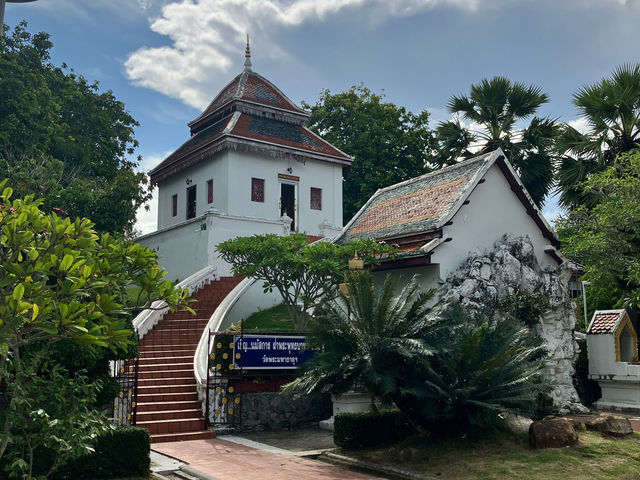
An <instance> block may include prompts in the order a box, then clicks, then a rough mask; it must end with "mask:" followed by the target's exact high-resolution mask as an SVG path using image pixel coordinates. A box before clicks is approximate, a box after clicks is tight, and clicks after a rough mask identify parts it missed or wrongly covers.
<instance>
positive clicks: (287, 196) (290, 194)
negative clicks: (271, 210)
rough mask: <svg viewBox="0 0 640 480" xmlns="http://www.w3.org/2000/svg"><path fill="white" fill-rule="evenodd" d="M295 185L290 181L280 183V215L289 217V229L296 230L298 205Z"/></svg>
mask: <svg viewBox="0 0 640 480" xmlns="http://www.w3.org/2000/svg"><path fill="white" fill-rule="evenodd" d="M296 200H297V199H296V185H293V184H291V183H281V184H280V216H282V215H286V216H287V217H289V218H291V219H292V220H293V221H292V222H291V231H292V232H295V231H296V224H297V221H296V220H297V218H296V217H297V213H298V205H297V201H296Z"/></svg>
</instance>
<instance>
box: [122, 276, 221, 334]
mask: <svg viewBox="0 0 640 480" xmlns="http://www.w3.org/2000/svg"><path fill="white" fill-rule="evenodd" d="M217 279H218V275H217V273H216V267H215V266H211V265H209V266H206V267H204V268H203V269H201V270H198V271H197V272H196V273H194V274H193V275H190V276H189V277H187V278H185V279H184V280H182V281H181V282H180V283H178V285H177V286H178V287H180V288H186V289H188V290H189V293H190V294H193V293H195V292H197V291H198V290H200V289H201V288H202V287H204V286H205V285H208V284H210V283H211V282H213V281H215V280H217ZM168 312H169V306H168V305H167V303H166V302H165V301H164V300H158V301H155V302H153V303H152V304H151V308H148V309H145V310H143V311H142V312H140V314H139V315H138V316H137V317H136V318H134V319H133V328H135V329H136V332H138V338H139V339H140V340H142V338H143V337H144V336H145V335H146V334H147V333H148V332H149V330H151V329H152V328H153V327H155V326H156V325H157V324H158V322H159V321H161V320H162V319H163V318H164V316H165V315H166V314H167V313H168Z"/></svg>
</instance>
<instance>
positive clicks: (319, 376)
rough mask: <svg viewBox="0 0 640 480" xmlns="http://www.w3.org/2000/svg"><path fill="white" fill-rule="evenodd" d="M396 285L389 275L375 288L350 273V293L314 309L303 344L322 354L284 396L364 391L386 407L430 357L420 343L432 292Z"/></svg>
mask: <svg viewBox="0 0 640 480" xmlns="http://www.w3.org/2000/svg"><path fill="white" fill-rule="evenodd" d="M400 280H401V279H400V278H398V277H392V276H389V277H387V278H386V279H385V281H384V283H383V284H382V285H381V286H377V287H376V286H374V279H373V275H372V274H371V273H369V272H366V271H365V272H353V273H351V274H350V275H349V276H348V282H347V284H348V286H349V290H350V291H349V294H348V295H344V294H341V295H340V298H339V300H331V301H329V302H327V303H326V304H323V305H319V306H318V307H317V308H316V310H315V312H314V319H313V321H312V322H309V328H308V333H307V343H308V344H309V345H310V347H311V348H317V349H320V351H319V352H317V353H316V354H315V355H314V356H313V358H312V359H311V360H310V361H309V362H308V363H307V364H305V365H303V367H302V368H303V372H302V375H301V376H300V377H299V378H297V379H296V380H294V381H293V382H292V383H290V384H289V385H288V386H287V387H286V389H285V391H289V392H298V393H305V394H308V393H311V392H313V391H321V392H331V393H332V394H336V395H339V394H342V393H344V392H346V391H348V390H352V389H364V391H366V392H368V393H370V394H371V396H372V400H373V398H374V397H377V398H380V399H382V401H383V402H385V403H390V402H391V401H393V400H395V398H396V397H398V396H400V395H401V392H402V389H403V388H404V378H405V374H406V373H407V372H409V371H411V370H413V369H414V368H416V366H418V365H422V364H424V362H425V360H426V359H427V358H428V357H429V356H430V355H431V354H432V353H433V352H434V349H433V344H430V343H429V342H427V341H425V340H424V338H425V337H426V335H425V331H426V330H427V329H429V325H428V321H427V312H428V311H429V309H428V308H427V303H428V302H429V300H430V299H431V298H432V295H433V292H432V291H429V292H421V291H420V288H419V286H418V284H417V283H416V281H415V279H412V280H411V281H410V282H407V283H406V284H404V285H403V286H401V284H400ZM372 403H373V402H372Z"/></svg>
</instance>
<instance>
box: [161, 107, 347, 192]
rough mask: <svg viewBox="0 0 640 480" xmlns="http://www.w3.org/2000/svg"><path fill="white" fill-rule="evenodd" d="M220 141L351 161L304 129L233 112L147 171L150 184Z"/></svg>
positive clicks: (336, 160)
mask: <svg viewBox="0 0 640 480" xmlns="http://www.w3.org/2000/svg"><path fill="white" fill-rule="evenodd" d="M224 139H232V140H233V139H239V140H245V141H249V142H252V141H253V142H256V143H257V142H268V143H269V144H272V145H276V146H279V147H283V148H288V149H295V150H296V152H298V153H302V152H305V151H306V152H309V153H310V154H317V155H322V156H323V157H320V158H321V159H322V158H324V157H325V156H326V158H327V160H328V161H333V162H339V163H342V164H345V165H349V164H350V163H351V161H352V159H351V157H349V156H348V155H346V154H344V153H343V152H341V151H340V150H338V149H336V148H334V147H332V146H331V144H329V143H328V142H326V141H325V140H323V139H322V138H320V137H318V136H317V135H315V134H314V133H313V132H312V131H311V130H309V129H308V128H306V127H303V126H300V125H294V124H292V123H288V122H283V121H279V120H275V119H271V118H266V117H262V116H259V115H249V114H247V113H240V112H235V113H232V114H231V115H227V116H226V117H224V118H222V119H221V120H219V121H217V122H216V123H214V124H212V125H209V126H208V127H205V128H204V129H202V130H200V131H199V132H198V133H196V134H195V135H193V136H192V137H191V138H190V139H189V140H187V141H186V142H185V143H184V144H183V145H182V146H181V147H180V148H178V149H177V150H176V151H175V152H173V153H172V154H171V155H169V156H168V157H167V158H166V159H165V160H164V161H162V163H160V164H159V165H158V166H157V167H155V168H154V169H153V170H151V172H150V175H151V182H152V183H153V184H155V183H157V182H158V181H160V180H162V179H163V178H166V176H167V173H166V172H167V171H171V174H172V173H175V172H177V171H179V170H181V169H182V168H185V167H186V166H188V165H191V164H193V163H197V162H198V161H200V160H201V159H202V158H201V156H200V154H201V153H202V151H203V150H207V151H208V150H209V149H210V148H212V149H213V151H216V147H218V148H225V147H220V145H221V142H223V141H224ZM236 141H237V140H236ZM196 157H197V158H196ZM314 158H318V157H314ZM169 167H171V168H169ZM167 169H168V170H167ZM163 170H164V172H163Z"/></svg>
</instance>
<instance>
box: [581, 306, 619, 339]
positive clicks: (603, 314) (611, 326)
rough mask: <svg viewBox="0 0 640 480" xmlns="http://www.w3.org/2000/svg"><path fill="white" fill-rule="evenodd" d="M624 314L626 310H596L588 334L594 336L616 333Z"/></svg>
mask: <svg viewBox="0 0 640 480" xmlns="http://www.w3.org/2000/svg"><path fill="white" fill-rule="evenodd" d="M623 314H624V310H596V312H595V313H594V314H593V318H592V320H591V324H590V325H589V329H588V330H587V333H590V334H592V335H603V334H608V333H614V332H615V328H616V325H617V323H618V320H619V319H620V316H621V315H623Z"/></svg>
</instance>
